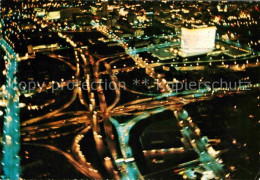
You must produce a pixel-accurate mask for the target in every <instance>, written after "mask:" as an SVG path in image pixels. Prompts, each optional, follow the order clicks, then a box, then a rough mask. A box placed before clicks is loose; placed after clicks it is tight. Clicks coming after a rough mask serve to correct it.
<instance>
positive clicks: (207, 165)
mask: <svg viewBox="0 0 260 180" xmlns="http://www.w3.org/2000/svg"><path fill="white" fill-rule="evenodd" d="M98 30H101V31H102V33H104V34H106V32H104V31H103V29H98ZM60 37H61V38H66V40H67V41H68V42H69V43H70V45H71V47H72V48H73V50H74V55H75V59H74V61H75V62H73V63H71V61H72V60H71V59H70V60H69V59H68V58H66V57H64V56H60V55H56V54H50V55H49V56H50V57H51V58H53V59H56V60H57V61H60V62H62V63H64V64H65V65H66V66H68V67H69V68H71V70H72V71H73V72H74V79H73V80H71V82H73V83H74V84H75V86H74V87H75V88H74V89H73V91H72V93H71V97H70V98H69V100H68V101H67V102H66V103H64V104H63V105H62V106H61V107H58V108H56V109H55V110H52V111H50V112H48V113H45V114H44V115H41V116H38V117H33V118H30V119H27V120H23V121H22V123H21V135H22V139H23V141H22V142H23V143H24V144H26V145H33V146H39V147H44V148H48V149H49V150H52V151H54V152H57V153H59V154H62V155H63V156H64V157H65V158H66V159H67V160H68V161H69V162H70V163H71V164H72V165H73V166H74V167H75V168H76V169H77V170H78V171H79V172H81V173H82V174H84V175H85V176H87V177H89V178H92V179H101V178H107V177H109V178H114V179H120V178H122V179H129V178H130V179H144V178H145V177H146V176H145V175H144V174H142V173H141V172H140V170H139V167H138V164H137V163H136V161H135V157H134V155H133V152H132V148H131V146H130V145H129V139H130V135H129V134H130V132H131V130H132V129H133V128H134V126H135V125H136V124H137V123H138V122H140V121H142V120H144V119H149V117H150V116H153V115H155V114H159V113H163V112H164V111H167V110H170V111H172V117H169V118H171V119H173V120H174V121H176V123H177V124H178V125H179V126H180V128H181V132H182V135H183V138H184V139H185V141H186V143H188V144H191V148H193V149H194V150H195V151H196V153H197V154H198V156H199V158H198V159H197V160H196V166H194V165H193V163H191V164H192V165H190V163H189V162H187V163H186V164H180V165H179V166H177V167H176V169H177V171H176V172H178V169H183V168H184V172H185V174H186V175H187V176H188V177H189V178H195V177H196V176H195V175H194V173H191V170H190V169H192V168H193V169H195V171H199V170H200V169H201V168H202V169H204V171H205V172H206V171H208V172H212V173H213V175H212V174H211V175H212V176H213V177H214V178H224V177H225V176H226V175H228V174H226V173H225V171H224V169H223V166H224V165H223V164H221V161H220V160H219V159H218V153H212V147H211V146H210V144H209V142H208V141H206V140H205V137H202V136H201V135H200V133H198V132H199V127H197V126H196V125H194V122H192V120H191V118H190V117H189V116H188V114H187V112H186V111H185V110H183V108H184V106H185V105H187V104H189V103H193V102H199V101H205V100H209V99H211V98H213V97H216V96H222V95H224V94H227V92H228V89H200V90H196V91H194V90H188V91H181V92H173V91H172V90H171V88H170V86H169V84H168V82H167V81H166V80H165V79H164V78H163V77H161V76H160V74H158V73H157V72H155V70H154V67H156V66H162V65H166V64H162V63H155V64H148V63H146V62H145V61H144V60H142V59H141V58H139V57H138V56H137V55H136V53H137V52H134V53H133V52H132V51H129V49H127V47H126V46H125V44H124V43H123V42H121V41H120V40H118V42H119V43H121V45H122V47H124V48H125V52H123V53H117V54H113V55H110V56H104V55H99V54H97V53H95V54H91V53H90V52H89V51H88V50H87V49H85V48H81V47H80V46H78V45H76V43H75V42H73V40H72V39H70V38H69V37H68V36H66V35H63V34H62V33H60ZM169 45H170V44H164V45H162V46H163V47H165V46H169ZM156 47H157V46H156ZM140 51H144V49H141V50H140ZM126 57H127V58H129V57H130V58H131V59H132V60H133V61H134V62H135V66H132V67H130V68H129V67H123V68H113V63H115V62H118V61H120V60H121V59H124V58H126ZM174 63H178V62H174ZM195 63H201V62H195ZM101 65H102V66H103V67H105V70H104V71H100V66H101ZM126 68H128V69H127V71H129V69H130V70H133V69H139V68H141V69H145V70H146V71H145V72H146V75H147V76H148V77H150V78H152V79H154V82H155V84H156V85H157V86H158V88H159V90H160V92H161V93H152V92H151V93H146V92H139V91H138V90H134V89H130V88H128V87H126V86H122V85H120V82H119V78H118V76H117V74H118V73H120V72H121V71H122V72H123V71H125V69H126ZM104 75H107V76H108V77H109V79H110V81H111V84H112V87H113V88H111V89H112V91H113V93H114V94H115V96H114V99H113V101H112V102H110V103H108V101H107V100H106V98H108V97H107V95H108V94H107V93H105V90H104V87H103V86H102V83H101V81H100V80H101V79H102V78H103V76H104ZM69 82H70V81H68V82H67V83H66V82H65V83H63V86H66V85H67V84H68V83H69ZM79 82H80V83H83V82H84V83H85V85H86V87H87V90H84V89H83V87H82V84H80V83H79ZM93 84H94V86H93ZM249 86H250V87H258V84H256V85H254V86H253V85H249ZM49 88H51V87H47V88H46V91H48V89H49ZM243 88H244V87H238V88H237V90H236V91H232V92H230V93H231V94H232V93H242V92H243ZM121 89H123V90H124V91H126V92H128V93H132V94H136V95H141V96H142V97H144V98H137V99H133V100H131V101H129V102H124V101H122V98H124V97H122V92H121ZM34 93H39V91H36V92H34ZM78 100H79V102H80V103H81V105H83V106H84V107H85V110H79V111H66V110H67V109H68V108H69V107H70V106H71V105H72V104H73V103H74V102H75V101H78ZM122 102H124V103H122ZM123 114H124V115H128V116H130V117H131V118H129V119H127V120H126V121H125V122H124V123H119V121H118V120H117V117H119V116H121V115H123ZM68 117H69V118H68ZM46 120H47V121H46ZM48 120H49V122H48ZM66 127H72V128H73V130H69V131H61V130H60V129H63V128H66ZM87 132H91V133H93V137H94V140H95V145H96V150H97V152H98V155H99V158H100V160H101V162H102V164H103V166H104V168H105V170H106V172H107V174H106V175H105V176H104V174H102V173H101V172H99V169H96V167H94V166H93V165H92V164H91V162H89V161H88V160H87V159H86V158H85V155H84V154H83V153H82V151H81V145H80V142H81V141H82V140H83V138H84V135H85V134H86V133H87ZM67 135H73V136H74V138H73V142H72V145H71V147H69V149H70V151H68V150H65V149H64V150H61V149H59V148H58V147H55V145H51V144H48V142H49V141H50V140H52V139H57V138H60V137H63V136H67ZM116 137H118V140H116V139H115V138H116ZM41 141H44V142H47V143H46V144H43V143H39V142H41ZM180 148H181V153H183V152H185V151H186V149H187V148H186V147H180ZM162 151H171V150H167V149H163V150H162ZM173 151H175V150H174V149H173ZM176 151H180V149H177V150H176ZM151 152H152V151H151ZM213 152H215V151H214V150H213Z"/></svg>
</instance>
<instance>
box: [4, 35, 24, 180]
mask: <svg viewBox="0 0 260 180" xmlns="http://www.w3.org/2000/svg"><path fill="white" fill-rule="evenodd" d="M0 41H1V44H2V47H4V48H3V49H4V50H5V51H6V56H5V58H4V59H5V61H6V64H7V66H6V69H7V73H6V77H7V78H6V86H5V87H6V88H5V91H4V92H5V94H4V98H5V100H6V101H7V105H6V109H5V118H4V128H3V150H2V153H3V159H2V163H1V164H2V166H3V170H4V175H3V176H2V177H1V178H3V179H12V180H15V179H19V176H20V157H19V156H18V154H19V150H20V141H19V140H20V130H19V128H20V119H19V95H18V94H19V93H18V82H17V78H16V77H15V74H16V72H17V65H18V63H17V59H16V54H15V52H14V51H13V49H12V48H11V47H10V46H9V45H8V44H7V42H6V41H5V40H4V39H3V38H1V39H0Z"/></svg>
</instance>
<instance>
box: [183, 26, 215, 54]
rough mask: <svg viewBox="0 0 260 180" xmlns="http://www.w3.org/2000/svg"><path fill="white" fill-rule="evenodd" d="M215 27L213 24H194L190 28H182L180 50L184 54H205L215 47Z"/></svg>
mask: <svg viewBox="0 0 260 180" xmlns="http://www.w3.org/2000/svg"><path fill="white" fill-rule="evenodd" d="M216 30H217V28H216V27H215V26H212V27H208V26H196V27H192V28H184V27H183V28H182V29H181V32H182V35H181V51H182V52H183V54H186V55H185V56H189V55H193V54H194V55H198V54H206V53H208V52H210V51H212V50H213V49H214V47H215V36H216Z"/></svg>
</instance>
